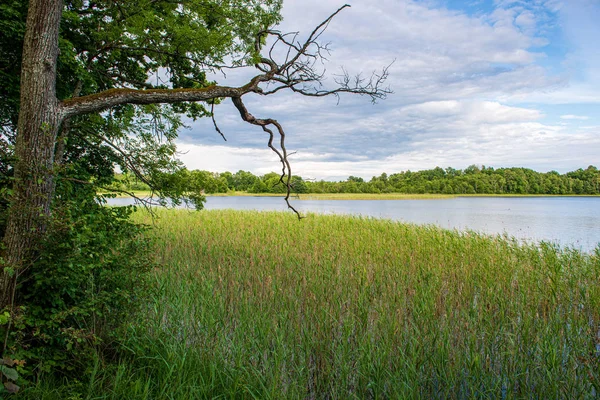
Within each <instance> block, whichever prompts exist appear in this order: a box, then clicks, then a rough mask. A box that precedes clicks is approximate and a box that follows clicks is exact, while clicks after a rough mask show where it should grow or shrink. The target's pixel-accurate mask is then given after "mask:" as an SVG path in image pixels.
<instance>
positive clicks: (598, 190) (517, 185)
mask: <svg viewBox="0 0 600 400" xmlns="http://www.w3.org/2000/svg"><path fill="white" fill-rule="evenodd" d="M279 176H280V175H279V174H277V173H275V172H271V173H268V174H265V175H262V176H256V175H254V174H252V173H251V172H248V171H238V172H236V173H231V172H223V173H216V172H209V171H199V170H194V171H188V170H185V169H184V170H182V171H179V172H178V175H177V176H169V177H168V178H169V179H170V180H183V181H186V182H187V183H188V185H187V186H188V187H192V188H194V190H197V191H198V192H203V193H207V194H211V193H227V192H229V191H239V192H248V193H285V185H283V184H282V183H280V181H279ZM292 186H293V190H294V192H295V193H410V194H420V193H432V194H433V193H435V194H555V195H558V194H591V195H594V194H600V171H599V170H598V168H596V167H595V166H593V165H590V166H589V167H587V168H586V169H581V168H580V169H578V170H576V171H571V172H567V173H566V174H559V173H558V172H556V171H550V172H536V171H533V170H531V169H528V168H498V169H494V168H492V167H485V166H481V167H479V166H476V165H471V166H469V167H467V168H466V169H464V170H460V169H454V168H446V169H443V168H440V167H436V168H434V169H429V170H424V171H416V172H412V171H405V172H399V173H394V174H391V175H388V174H386V173H382V174H381V175H379V176H374V177H373V178H371V179H370V180H368V181H367V180H364V179H363V178H360V177H355V176H350V177H348V179H346V180H345V181H338V182H330V181H324V180H320V181H312V180H305V179H303V178H301V177H299V176H295V175H293V176H292ZM114 188H115V189H122V190H148V189H149V188H148V187H147V186H146V185H145V184H144V183H143V182H140V181H138V180H136V179H135V178H133V177H131V176H126V175H120V176H118V177H117V183H116V184H115V185H114Z"/></svg>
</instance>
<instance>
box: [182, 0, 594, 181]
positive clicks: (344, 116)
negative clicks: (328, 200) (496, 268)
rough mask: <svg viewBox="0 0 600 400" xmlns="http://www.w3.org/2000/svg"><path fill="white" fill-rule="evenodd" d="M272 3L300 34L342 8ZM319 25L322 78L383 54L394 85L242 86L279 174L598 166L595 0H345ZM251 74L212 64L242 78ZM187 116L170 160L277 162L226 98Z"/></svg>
mask: <svg viewBox="0 0 600 400" xmlns="http://www.w3.org/2000/svg"><path fill="white" fill-rule="evenodd" d="M343 4H344V3H343V2H340V1H337V0H284V7H283V17H284V20H283V22H282V23H281V25H280V26H278V27H277V29H279V30H281V31H282V32H295V31H299V32H300V35H301V37H302V35H304V37H305V36H306V35H307V34H308V33H309V32H310V31H311V30H312V29H313V28H314V27H315V26H316V25H317V24H318V23H320V22H321V21H322V20H324V19H325V18H327V16H329V15H330V14H331V13H332V12H334V11H335V10H336V9H337V8H339V7H340V6H341V5H343ZM350 5H351V7H350V8H347V9H345V10H343V11H342V12H341V13H340V14H338V15H337V16H336V17H335V19H334V20H333V21H332V22H331V24H330V25H329V27H328V29H327V31H326V32H325V33H324V34H323V36H322V41H323V42H329V43H331V44H330V48H331V50H332V51H331V54H330V55H329V56H328V61H327V63H326V64H325V65H324V68H326V79H325V81H324V86H325V87H326V88H333V87H335V82H334V81H333V79H334V77H335V75H336V74H339V73H340V71H341V68H342V67H343V68H345V69H346V70H347V71H348V72H349V73H350V74H359V73H362V74H363V75H364V76H369V75H370V74H371V73H373V72H374V71H378V70H380V69H381V68H382V67H385V66H387V65H389V64H390V63H392V62H393V64H392V65H391V66H390V68H389V78H388V81H387V84H388V85H389V87H390V88H391V90H392V91H393V93H392V94H390V95H388V96H387V98H386V99H384V100H380V101H378V102H377V103H376V104H372V103H371V101H370V99H369V98H366V97H360V96H356V95H343V96H341V97H340V99H339V100H338V99H336V98H335V97H327V98H314V97H303V96H301V95H298V94H294V93H284V92H279V93H277V94H275V95H272V96H260V95H257V94H249V95H246V96H245V97H244V101H245V104H246V106H247V108H248V110H249V111H250V112H251V113H252V114H253V115H255V116H257V117H262V118H275V119H277V120H278V121H279V122H280V123H281V124H282V125H283V126H284V128H285V131H286V137H287V138H286V143H287V148H288V150H289V151H291V152H294V154H293V155H291V156H290V162H291V164H292V172H293V174H295V175H300V176H302V177H304V178H309V179H326V180H343V179H346V178H347V177H348V176H350V175H353V176H360V177H363V178H366V179H369V178H371V177H372V176H378V175H380V174H381V173H383V172H386V173H387V174H391V173H395V172H400V171H406V170H411V171H416V170H423V169H431V168H435V167H436V166H439V167H442V168H446V167H453V168H457V169H464V168H466V167H467V166H469V165H472V164H476V165H486V166H492V167H494V168H499V167H525V168H532V169H534V170H536V171H550V170H556V171H559V172H561V173H564V172H567V171H572V170H575V169H578V168H586V167H587V166H588V165H591V164H593V165H596V166H600V43H599V41H600V23H598V21H600V0H526V1H525V0H517V1H511V0H464V1H460V0H354V1H352V2H350ZM254 73H255V72H253V71H251V70H249V71H238V70H234V71H231V72H227V76H226V77H224V76H223V75H216V76H215V77H214V79H216V80H217V81H218V83H219V84H222V85H228V86H232V85H239V84H243V83H244V81H245V80H247V79H248V77H250V76H252V74H254ZM215 114H216V118H217V121H218V124H219V126H220V128H221V130H222V131H223V133H224V134H225V136H226V137H227V142H224V141H223V139H222V138H221V136H220V135H219V134H218V133H217V132H216V131H215V130H214V127H213V125H212V122H211V121H210V120H209V119H203V120H199V121H188V122H187V124H188V125H189V128H188V129H184V130H182V131H181V132H180V137H179V139H178V147H179V150H180V151H181V155H180V158H181V159H182V161H183V162H184V163H185V164H186V166H187V167H188V168H190V169H203V170H209V171H214V172H223V171H232V172H235V171H238V170H240V169H242V170H247V171H251V172H253V173H255V174H258V175H262V174H265V173H268V172H271V171H279V170H280V165H279V163H278V158H277V156H276V155H275V154H273V153H272V152H271V151H270V150H269V149H268V148H267V140H268V137H267V136H266V134H265V133H264V132H263V131H262V130H261V129H260V128H259V127H256V126H252V125H250V124H248V123H245V122H243V121H241V119H240V117H239V114H238V113H237V111H236V109H235V108H234V107H233V105H232V104H231V101H230V100H226V101H224V102H223V104H221V105H219V106H218V107H216V110H215Z"/></svg>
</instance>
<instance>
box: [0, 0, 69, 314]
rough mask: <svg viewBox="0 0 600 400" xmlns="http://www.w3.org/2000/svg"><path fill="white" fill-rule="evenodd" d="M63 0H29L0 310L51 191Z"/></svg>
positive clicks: (31, 247)
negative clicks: (12, 271)
mask: <svg viewBox="0 0 600 400" xmlns="http://www.w3.org/2000/svg"><path fill="white" fill-rule="evenodd" d="M61 13H62V0H30V1H29V10H28V14H27V30H26V32H25V40H24V43H23V58H22V69H21V98H20V110H19V121H18V125H17V140H16V145H15V157H16V161H15V165H14V168H15V181H14V187H13V199H12V203H11V206H10V215H9V217H8V221H7V227H6V233H5V236H4V245H5V257H4V258H5V263H6V265H7V266H8V267H10V268H12V269H13V270H14V271H15V272H16V273H15V274H9V273H8V272H7V271H6V270H4V268H3V269H2V271H0V310H1V309H2V308H4V307H7V306H11V304H12V302H13V300H14V299H13V298H12V297H13V292H14V284H15V282H16V277H17V276H18V273H19V271H20V270H21V269H23V268H26V267H27V266H28V265H29V263H30V262H31V261H32V259H33V257H34V255H35V251H36V249H37V247H38V245H39V243H40V240H41V238H42V235H43V234H44V231H45V228H46V224H47V221H48V216H49V215H50V204H51V201H52V197H53V194H54V193H53V191H54V184H53V177H52V174H53V163H54V146H55V142H56V136H57V134H58V130H59V127H60V123H61V120H62V115H61V114H62V113H61V110H60V107H59V104H58V100H57V98H56V62H57V57H58V33H59V25H60V18H61Z"/></svg>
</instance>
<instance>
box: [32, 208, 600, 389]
mask: <svg viewBox="0 0 600 400" xmlns="http://www.w3.org/2000/svg"><path fill="white" fill-rule="evenodd" d="M157 214H158V219H156V220H155V221H154V223H155V229H153V230H152V231H151V233H150V234H151V235H153V238H154V240H155V246H156V257H157V259H158V260H159V261H160V263H161V264H162V265H164V267H163V268H162V269H160V270H157V271H156V272H155V279H156V291H155V292H154V293H152V295H151V301H150V302H149V304H148V307H147V312H146V313H145V314H144V315H143V318H141V319H139V320H136V321H132V322H131V324H130V326H129V328H128V329H129V331H130V333H129V338H130V339H129V341H128V343H126V344H125V346H126V347H127V348H128V349H129V351H130V354H131V357H130V358H129V361H126V362H125V361H123V362H122V363H121V364H120V365H119V366H118V367H115V368H113V369H109V370H105V371H101V370H100V369H99V371H97V372H96V375H94V379H92V380H91V383H90V386H89V390H88V392H87V393H88V394H89V397H88V398H115V399H116V398H130V399H149V398H170V399H189V398H260V399H269V398H272V399H288V398H289V399H305V398H313V399H316V398H328V399H347V398H361V399H362V398H372V399H381V398H427V399H430V398H443V399H446V398H457V399H462V398H495V399H503V398H565V399H567V398H568V399H571V398H592V397H595V396H598V393H599V392H598V391H599V390H600V344H599V343H600V331H599V328H600V285H598V277H599V276H600V247H599V248H597V249H596V250H595V252H594V253H593V254H583V253H581V252H579V251H577V250H574V249H572V248H559V247H557V246H555V245H553V244H551V243H540V244H539V245H527V244H521V243H518V242H517V241H516V240H515V239H511V238H508V237H498V236H496V237H490V236H484V235H480V234H477V233H474V232H466V233H461V232H456V231H448V230H442V229H438V228H436V227H433V226H416V225H409V224H402V223H397V222H391V221H386V220H376V219H365V218H358V217H347V216H323V215H314V214H310V215H308V217H307V218H305V219H303V220H301V221H297V219H295V216H293V215H291V214H289V213H275V212H240V211H230V210H219V211H202V212H190V211H186V210H168V211H167V210H159V211H157ZM137 218H138V219H139V220H140V221H144V222H147V223H151V222H152V221H151V219H150V217H149V216H148V215H147V214H138V216H137ZM94 382H96V383H94ZM99 385H102V388H101V389H100V388H99ZM40 390H41V389H40ZM32 393H33V392H32ZM57 393H58V392H57ZM99 393H106V395H100V394H99ZM94 396H95V397H94ZM45 398H54V397H52V396H48V397H45ZM56 398H58V397H56Z"/></svg>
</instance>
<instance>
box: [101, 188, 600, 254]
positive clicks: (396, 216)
mask: <svg viewBox="0 0 600 400" xmlns="http://www.w3.org/2000/svg"><path fill="white" fill-rule="evenodd" d="M109 204H111V205H128V204H133V199H132V198H116V199H110V201H109ZM292 204H293V205H294V207H296V208H297V209H298V211H300V212H301V213H306V212H316V213H323V214H350V215H360V216H363V217H374V218H387V219H392V220H397V221H404V222H411V223H416V224H434V225H437V226H440V227H442V228H448V229H459V230H467V229H468V230H474V231H479V232H484V233H489V234H508V235H509V236H514V237H516V238H518V239H521V240H526V241H540V240H545V241H551V242H555V243H558V244H560V245H562V246H566V245H569V246H573V247H575V248H578V249H581V250H583V251H586V252H590V251H592V250H593V249H594V248H595V247H596V246H597V245H598V244H600V197H456V198H450V199H435V200H295V201H293V203H292ZM205 208H206V209H207V210H212V209H223V208H231V209H236V210H261V211H266V210H268V211H271V210H276V211H285V210H287V206H286V205H285V202H284V200H283V198H281V197H251V196H230V197H207V201H206V204H205Z"/></svg>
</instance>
